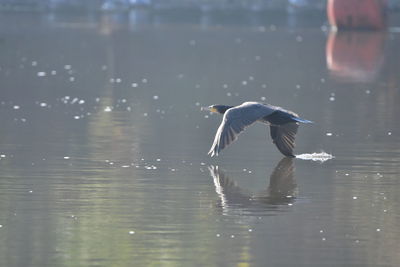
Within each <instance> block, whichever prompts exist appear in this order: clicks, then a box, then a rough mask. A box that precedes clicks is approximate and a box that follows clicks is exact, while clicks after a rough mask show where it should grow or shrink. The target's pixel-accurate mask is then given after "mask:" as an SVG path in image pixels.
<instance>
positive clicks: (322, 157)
mask: <svg viewBox="0 0 400 267" xmlns="http://www.w3.org/2000/svg"><path fill="white" fill-rule="evenodd" d="M296 158H298V159H302V160H312V161H320V162H325V161H327V160H330V159H333V158H335V157H334V156H333V155H331V154H328V153H325V152H320V153H316V152H314V153H312V154H300V155H296Z"/></svg>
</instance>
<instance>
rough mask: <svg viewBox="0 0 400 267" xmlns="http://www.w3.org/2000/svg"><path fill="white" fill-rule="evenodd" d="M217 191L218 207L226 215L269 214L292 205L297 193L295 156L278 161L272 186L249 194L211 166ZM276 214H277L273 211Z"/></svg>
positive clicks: (216, 167)
mask: <svg viewBox="0 0 400 267" xmlns="http://www.w3.org/2000/svg"><path fill="white" fill-rule="evenodd" d="M209 171H210V175H211V176H212V178H213V180H214V186H215V192H216V193H217V194H218V196H219V198H220V201H219V202H220V203H219V207H221V209H222V213H223V214H224V215H233V214H235V213H236V214H239V215H241V216H246V215H247V216H248V215H250V216H257V215H264V216H265V215H266V214H268V211H270V210H272V211H274V212H276V211H277V209H279V208H280V207H281V206H283V205H285V206H287V205H290V206H291V205H292V203H293V202H294V201H295V197H296V195H297V190H296V189H297V184H296V182H295V180H294V164H293V159H291V158H283V159H282V160H281V161H279V163H278V165H277V166H276V167H275V169H274V171H273V172H272V174H271V176H270V178H269V186H268V187H267V188H265V189H264V190H261V191H259V192H257V193H255V194H250V193H247V192H246V191H245V190H243V189H242V188H241V187H240V186H238V185H237V183H236V182H235V181H234V180H232V179H230V178H229V177H228V176H227V175H226V174H225V172H224V171H222V170H221V169H220V168H219V167H218V166H210V167H209ZM272 214H274V213H272Z"/></svg>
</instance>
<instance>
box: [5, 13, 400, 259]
mask: <svg viewBox="0 0 400 267" xmlns="http://www.w3.org/2000/svg"><path fill="white" fill-rule="evenodd" d="M324 23H325V18H324V16H323V14H321V15H318V16H315V14H314V15H301V16H300V15H296V14H292V15H291V16H286V15H284V16H283V15H281V14H258V15H257V16H254V14H252V13H250V14H248V15H243V16H240V17H235V15H229V14H228V15H227V14H214V15H199V14H195V15H193V16H191V15H190V14H189V15H187V16H176V14H169V13H168V12H167V13H166V14H164V13H161V14H158V13H156V14H154V13H151V12H147V11H145V10H139V11H136V12H132V13H130V14H113V13H110V14H90V15H71V14H64V13H61V14H49V15H41V14H31V13H26V14H25V13H23V14H18V13H15V14H13V13H9V14H6V13H5V14H1V16H0V33H1V34H0V48H1V49H0V86H1V90H0V120H1V122H2V127H1V130H0V155H1V156H0V170H1V172H0V266H398V264H399V262H400V253H399V252H400V245H399V244H400V205H398V203H399V202H400V177H399V171H400V167H399V164H400V156H399V155H400V147H399V141H400V138H399V134H400V124H399V123H398V114H400V106H399V104H398V103H399V100H400V76H399V73H400V72H399V71H400V50H399V49H398V48H399V44H400V34H399V33H398V30H397V28H395V27H392V28H390V29H389V31H388V32H385V33H367V32H361V33H352V32H345V33H336V34H335V33H330V32H329V30H328V28H327V27H326V26H325V24H324ZM249 100H251V101H265V102H268V103H271V104H274V105H278V106H282V107H284V108H287V109H290V110H293V111H295V112H297V113H299V114H300V115H301V116H302V117H303V118H305V119H309V120H312V121H314V124H307V125H302V126H301V127H300V128H299V133H298V135H297V138H296V143H297V147H296V151H295V152H296V154H304V153H314V152H315V153H320V152H322V151H324V152H326V153H328V154H331V155H333V156H334V157H335V158H334V159H330V160H327V161H325V162H320V161H312V160H302V159H285V158H283V156H282V155H281V154H280V153H279V151H278V150H277V149H276V148H275V147H274V145H273V144H272V142H271V139H270V137H269V130H268V129H266V128H265V126H263V125H255V126H252V127H250V128H249V129H248V130H246V132H245V133H243V134H242V135H241V136H240V138H239V139H238V141H237V142H236V143H234V144H232V145H231V146H230V147H228V148H227V149H225V150H224V151H223V152H222V153H221V154H220V156H219V157H217V158H210V157H208V156H207V152H208V150H209V148H210V146H211V144H212V141H213V138H214V134H215V131H216V129H217V127H218V125H219V123H220V121H221V117H220V116H219V115H211V114H209V113H207V112H204V111H201V110H200V107H201V106H208V105H211V104H227V105H236V104H240V103H242V102H244V101H249Z"/></svg>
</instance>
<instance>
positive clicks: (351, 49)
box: [326, 31, 386, 83]
mask: <svg viewBox="0 0 400 267" xmlns="http://www.w3.org/2000/svg"><path fill="white" fill-rule="evenodd" d="M385 39H386V33H385V32H367V31H362V32H357V31H354V32H351V31H345V32H335V31H331V32H330V33H329V37H328V40H327V43H326V62H327V67H328V69H329V71H330V75H331V77H332V78H333V79H335V80H338V81H341V82H355V83H358V82H371V81H373V80H375V79H376V77H377V75H378V73H379V71H380V70H381V68H382V65H383V62H384V48H385Z"/></svg>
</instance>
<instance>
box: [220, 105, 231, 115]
mask: <svg viewBox="0 0 400 267" xmlns="http://www.w3.org/2000/svg"><path fill="white" fill-rule="evenodd" d="M233 107H234V106H220V107H219V109H218V112H219V113H221V114H225V112H226V111H227V110H228V109H230V108H233Z"/></svg>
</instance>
